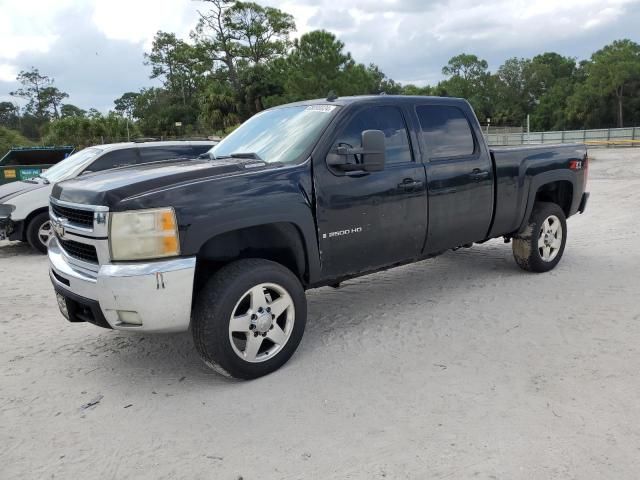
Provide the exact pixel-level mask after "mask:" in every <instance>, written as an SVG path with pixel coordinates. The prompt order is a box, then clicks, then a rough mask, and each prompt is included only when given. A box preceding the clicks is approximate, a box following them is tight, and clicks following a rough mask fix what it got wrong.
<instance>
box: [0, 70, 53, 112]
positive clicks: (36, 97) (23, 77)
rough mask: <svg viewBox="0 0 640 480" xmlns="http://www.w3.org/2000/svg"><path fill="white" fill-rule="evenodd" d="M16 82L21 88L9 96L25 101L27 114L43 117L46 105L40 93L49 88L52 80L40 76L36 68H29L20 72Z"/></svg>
mask: <svg viewBox="0 0 640 480" xmlns="http://www.w3.org/2000/svg"><path fill="white" fill-rule="evenodd" d="M16 80H17V81H18V82H20V83H21V84H22V87H21V88H19V89H18V90H16V91H14V92H10V93H9V95H11V96H13V97H19V98H22V99H24V100H27V105H26V107H25V110H26V112H27V113H31V114H34V115H35V116H36V117H40V118H43V117H45V113H46V109H47V104H46V103H45V102H44V101H43V100H44V99H43V94H42V91H43V90H44V89H45V88H47V87H49V86H50V85H51V84H52V83H53V80H52V79H51V78H49V77H47V76H46V75H41V74H40V71H39V70H38V69H37V68H34V67H31V70H28V71H27V70H21V71H20V73H19V74H18V76H17V77H16Z"/></svg>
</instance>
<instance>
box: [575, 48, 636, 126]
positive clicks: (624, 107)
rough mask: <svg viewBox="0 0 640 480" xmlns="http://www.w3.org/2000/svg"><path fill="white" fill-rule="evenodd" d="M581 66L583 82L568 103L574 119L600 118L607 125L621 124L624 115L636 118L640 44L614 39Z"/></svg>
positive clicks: (583, 120)
mask: <svg viewBox="0 0 640 480" xmlns="http://www.w3.org/2000/svg"><path fill="white" fill-rule="evenodd" d="M583 69H584V76H585V81H584V82H582V83H581V84H580V85H579V87H578V89H577V91H576V94H575V95H574V96H573V97H572V98H571V102H570V103H571V113H572V114H573V118H574V119H575V120H576V121H577V122H582V123H584V124H586V125H592V124H593V123H597V122H598V118H603V119H606V120H605V121H606V124H607V125H612V124H615V125H616V126H618V127H623V126H624V125H625V122H624V119H625V116H626V115H630V116H631V117H632V118H633V119H634V120H635V121H636V122H637V121H638V117H639V115H638V110H637V106H638V102H637V99H638V95H639V93H640V45H638V44H637V43H635V42H632V41H631V40H617V41H615V42H613V43H612V44H611V45H607V46H605V47H604V48H602V49H601V50H598V51H597V52H595V53H594V54H593V55H592V56H591V60H590V61H589V62H585V63H584V65H583ZM630 107H631V108H630ZM613 119H615V120H613Z"/></svg>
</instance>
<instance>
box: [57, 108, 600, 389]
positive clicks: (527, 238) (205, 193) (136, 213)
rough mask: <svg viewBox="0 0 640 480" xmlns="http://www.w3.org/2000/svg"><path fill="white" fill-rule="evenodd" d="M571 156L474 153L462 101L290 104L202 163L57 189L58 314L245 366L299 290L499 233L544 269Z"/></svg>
mask: <svg viewBox="0 0 640 480" xmlns="http://www.w3.org/2000/svg"><path fill="white" fill-rule="evenodd" d="M587 169H588V158H587V152H586V149H585V147H584V146H583V145H555V146H554V145H545V146H527V147H523V148H500V149H490V148H488V146H487V144H486V143H485V141H484V138H483V135H482V132H481V129H480V126H479V124H478V121H477V119H476V117H475V115H474V112H473V110H472V108H471V107H470V105H469V104H468V103H467V102H466V101H465V100H462V99H455V98H437V97H411V96H385V95H381V96H364V97H350V98H335V97H330V98H328V99H325V100H313V101H306V102H300V103H293V104H289V105H284V106H280V107H277V108H273V109H270V110H266V111H264V112H261V113H259V114H257V115H255V116H254V117H252V118H251V119H249V120H248V121H247V122H245V123H244V124H243V125H242V126H240V127H239V128H238V129H237V130H235V131H234V132H233V133H232V134H231V135H229V136H228V137H226V138H225V139H224V140H222V141H221V142H220V143H219V144H218V145H216V146H215V147H213V148H212V149H211V150H210V151H209V152H208V154H207V158H203V159H202V160H201V161H176V162H167V163H163V164H158V165H153V164H151V165H140V166H133V167H127V168H122V169H116V170H111V171H107V172H104V173H101V174H96V175H88V176H86V177H84V178H82V177H80V178H77V179H73V180H69V181H66V182H64V183H61V184H58V185H56V186H55V187H54V189H53V192H52V195H51V199H50V200H51V204H50V216H51V222H52V226H53V230H54V232H55V235H54V237H53V238H52V239H51V241H50V243H49V249H48V255H49V261H50V267H51V268H50V276H51V281H52V282H53V285H54V288H55V291H56V292H57V300H58V305H59V307H60V310H61V312H62V314H63V315H64V316H65V317H66V318H67V319H68V320H69V321H71V322H91V323H93V324H96V325H99V326H102V327H106V328H110V329H115V330H121V331H129V332H182V331H187V330H191V332H192V335H193V339H194V344H195V347H196V349H197V351H198V352H199V354H200V356H201V357H202V359H203V360H204V362H205V363H206V364H207V365H209V366H210V367H211V368H213V369H215V370H216V371H218V372H220V373H222V374H225V375H228V376H233V377H238V378H243V379H251V378H256V377H259V376H262V375H265V374H268V373H270V372H273V371H274V370H276V369H278V368H279V367H280V366H282V365H283V364H284V363H285V362H286V361H287V360H288V359H289V358H290V357H291V356H292V354H293V353H294V351H295V350H296V348H297V346H298V344H299V343H300V340H301V338H302V334H303V331H304V328H305V323H306V320H307V307H306V299H305V290H307V289H311V288H316V287H321V286H334V287H336V286H338V285H339V284H340V282H342V281H344V280H346V279H350V278H353V277H357V276H360V275H365V274H368V273H372V272H375V271H379V270H383V269H388V268H391V267H394V266H398V265H402V264H407V263H411V262H416V261H419V260H421V259H425V258H429V257H433V256H436V255H438V254H441V253H443V252H445V251H447V250H449V249H456V248H459V247H469V246H471V245H472V244H474V243H483V242H485V241H487V240H489V239H492V238H498V237H504V239H505V241H507V242H508V241H512V247H513V255H514V257H515V260H516V263H517V264H518V265H519V266H520V267H521V268H522V269H524V270H527V271H530V272H546V271H548V270H551V269H552V268H554V267H555V266H556V265H557V264H558V262H559V261H560V259H561V257H562V254H563V252H564V249H565V245H566V241H567V223H566V219H567V218H568V217H570V216H572V215H574V214H576V213H578V212H581V213H582V212H583V211H584V210H585V207H586V203H587V199H588V196H589V194H588V193H586V191H585V190H586V182H587Z"/></svg>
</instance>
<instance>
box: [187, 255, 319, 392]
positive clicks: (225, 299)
mask: <svg viewBox="0 0 640 480" xmlns="http://www.w3.org/2000/svg"><path fill="white" fill-rule="evenodd" d="M272 307H273V308H272ZM232 317H233V319H234V321H233V322H232ZM306 320H307V300H306V297H305V293H304V289H303V288H302V285H301V284H300V281H299V280H298V278H297V277H296V276H295V275H294V274H293V273H292V272H291V271H290V270H288V269H287V268H285V267H283V266H282V265H280V264H278V263H275V262H271V261H269V260H262V259H247V260H238V261H236V262H233V263H230V264H229V265H226V266H224V267H223V268H221V269H220V270H219V271H218V272H216V273H215V274H214V275H213V276H212V277H211V278H210V279H209V280H208V281H207V282H206V284H205V285H204V287H203V289H202V290H201V291H200V292H199V293H198V295H197V297H196V299H195V304H194V309H193V317H192V322H191V330H192V334H193V341H194V344H195V347H196V350H197V351H198V353H199V354H200V357H201V358H202V359H203V360H204V362H205V363H206V364H207V365H208V366H209V367H211V368H213V369H214V370H216V371H217V372H219V373H221V374H223V375H226V376H230V377H235V378H241V379H246V380H248V379H253V378H258V377H261V376H263V375H267V374H269V373H271V372H273V371H275V370H277V369H278V368H280V367H281V366H282V365H284V364H285V363H286V362H287V360H289V358H291V356H292V355H293V353H294V352H295V351H296V348H297V347H298V345H299V343H300V340H301V339H302V335H303V333H304V327H305V323H306ZM256 345H257V346H256Z"/></svg>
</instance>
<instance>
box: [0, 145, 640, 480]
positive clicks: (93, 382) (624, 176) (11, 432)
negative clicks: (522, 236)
mask: <svg viewBox="0 0 640 480" xmlns="http://www.w3.org/2000/svg"><path fill="white" fill-rule="evenodd" d="M592 156H593V157H594V158H595V160H594V161H593V162H592V165H591V176H590V190H591V192H592V196H591V202H590V205H589V209H588V212H587V214H586V215H582V216H576V217H573V218H572V219H571V220H570V221H569V240H568V244H567V250H566V252H565V257H564V259H563V260H562V262H561V263H560V265H559V266H558V268H556V269H555V270H554V271H553V272H551V273H548V274H543V275H535V274H527V273H524V272H522V271H520V270H519V269H518V268H517V267H516V265H515V263H514V261H513V259H512V257H511V247H510V245H504V244H503V243H502V242H501V241H493V242H490V243H487V244H485V245H482V246H478V247H474V248H473V249H471V250H462V251H458V252H451V253H447V254H445V255H444V256H442V257H439V258H437V259H433V260H429V261H425V262H421V263H418V264H415V265H411V266H407V267H403V268H398V269H395V270H391V271H388V272H385V273H380V274H376V275H372V276H369V277H364V278H361V279H357V280H352V281H350V282H347V283H346V284H345V287H344V288H343V289H341V290H332V289H330V288H323V289H319V290H315V291H311V292H309V294H308V298H309V306H310V308H309V321H308V327H307V332H306V335H305V337H304V339H303V341H302V344H301V346H300V348H299V349H298V351H297V353H296V354H295V356H294V357H293V358H292V360H291V361H290V362H289V363H288V364H287V365H286V366H285V367H284V368H282V369H281V370H280V371H278V372H276V373H275V374H272V375H270V376H268V377H265V378H262V379H259V380H256V381H252V382H237V381H231V380H227V379H225V378H222V377H220V376H218V375H217V374H215V373H213V372H210V371H208V370H207V369H206V368H205V367H204V366H203V364H201V363H200V360H199V359H198V357H197V356H196V354H195V352H194V349H193V348H192V345H191V338H190V336H189V335H187V334H185V335H179V336H136V335H127V334H123V333H116V332H110V331H107V330H102V329H99V328H97V327H93V326H91V325H87V324H69V323H66V322H65V321H64V320H63V318H62V317H61V316H60V314H59V313H58V310H57V307H56V303H55V299H54V296H53V293H52V288H51V286H50V284H49V279H48V277H47V263H46V260H45V258H44V257H42V256H39V255H36V254H33V253H31V252H30V250H29V249H28V248H26V247H25V246H23V245H20V244H16V243H11V244H10V243H6V242H5V243H0V312H1V313H0V339H1V340H0V341H1V344H0V364H1V365H2V372H1V374H0V478H2V479H8V478H54V477H55V478H83V479H93V478H96V479H98V478H99V479H110V478H114V479H116V478H118V479H119V478H152V479H160V478H203V479H205V478H206V479H234V480H235V479H238V478H243V479H266V478H269V479H270V478H278V479H279V478H283V479H298V478H313V479H315V478H318V479H326V478H336V479H348V478H365V479H369V478H387V479H389V478H394V479H395V478H438V479H444V478H447V479H460V478H474V479H574V478H575V479H595V478H610V479H616V480H620V479H636V478H638V477H639V475H640V401H638V399H639V398H640V373H639V372H640V368H639V366H640V346H639V345H640V247H639V246H638V242H639V241H640V149H638V150H596V151H594V152H593V154H592ZM97 399H99V402H98V403H97V404H95V405H93V406H90V407H86V405H87V404H89V403H92V402H94V401H96V400H97ZM83 406H84V407H83Z"/></svg>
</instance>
